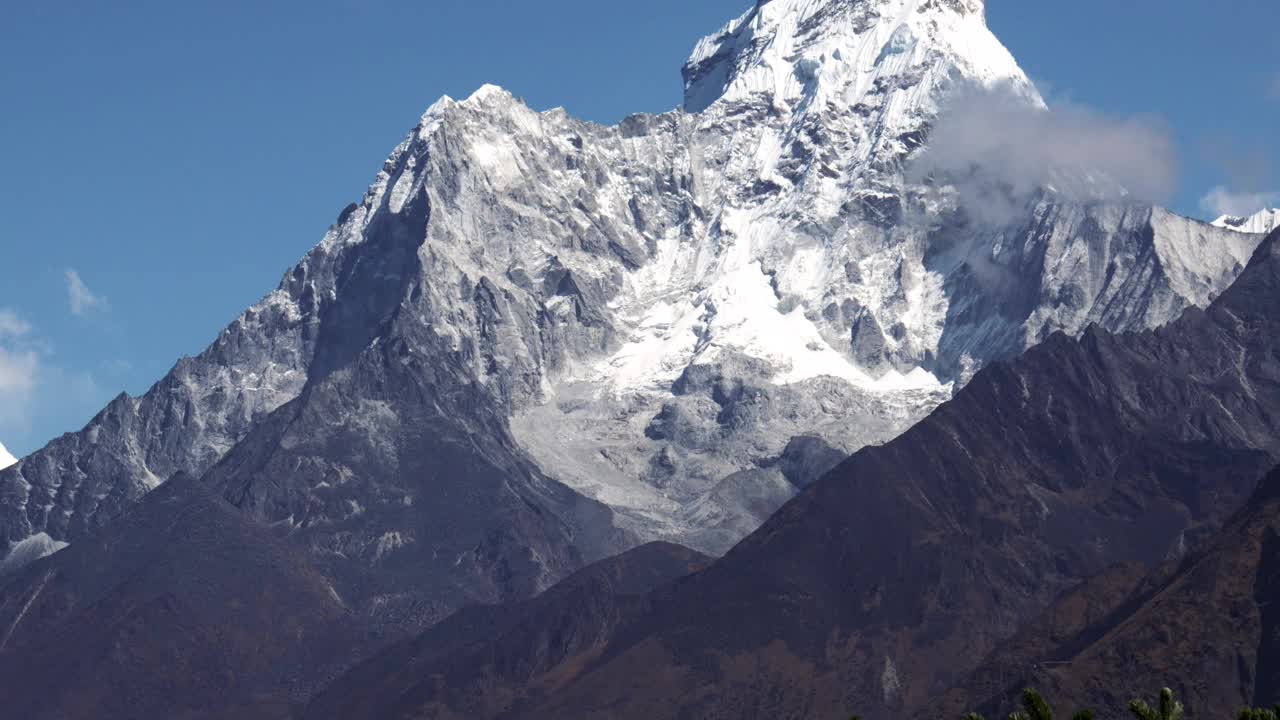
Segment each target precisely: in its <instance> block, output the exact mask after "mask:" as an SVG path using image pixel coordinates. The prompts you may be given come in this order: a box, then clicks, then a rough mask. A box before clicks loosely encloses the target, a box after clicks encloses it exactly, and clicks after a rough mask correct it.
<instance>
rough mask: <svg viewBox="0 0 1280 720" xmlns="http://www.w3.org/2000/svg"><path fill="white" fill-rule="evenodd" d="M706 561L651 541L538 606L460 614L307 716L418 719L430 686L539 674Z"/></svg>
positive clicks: (468, 709) (586, 647) (572, 580)
mask: <svg viewBox="0 0 1280 720" xmlns="http://www.w3.org/2000/svg"><path fill="white" fill-rule="evenodd" d="M709 561H710V558H707V557H706V556H704V555H701V554H699V553H697V552H694V551H693V550H689V549H688V548H684V547H680V546H679V545H671V544H669V543H650V544H648V545H643V546H641V547H639V548H636V549H635V550H631V551H629V552H626V553H623V554H622V555H619V556H617V557H613V558H609V559H607V560H602V561H600V562H598V563H595V564H594V565H591V566H589V567H587V568H585V569H583V570H580V571H578V572H577V573H574V574H573V575H571V576H570V577H568V578H566V579H565V580H564V581H562V582H560V583H559V584H558V585H556V586H555V587H553V588H552V589H550V590H548V591H547V592H546V593H544V594H542V595H540V596H539V597H537V598H534V599H532V600H527V601H524V602H520V603H514V604H510V605H494V606H474V607H469V608H466V609H463V610H461V611H459V612H457V613H454V614H453V615H452V616H450V617H449V618H448V619H446V620H445V621H443V622H441V623H439V624H438V625H436V626H435V627H433V628H431V629H430V630H428V631H426V632H425V633H423V634H422V635H420V636H419V637H417V638H415V639H414V640H412V641H409V642H405V643H400V644H398V645H396V646H394V647H392V648H389V649H388V650H385V651H383V652H382V653H380V654H379V655H377V656H375V657H374V658H373V659H371V660H370V661H368V662H366V663H364V664H363V665H361V666H359V667H357V668H355V669H354V670H352V671H351V672H350V673H348V674H347V675H346V676H344V677H343V678H341V679H339V680H338V681H337V682H335V683H334V684H333V685H332V686H330V687H329V688H327V689H326V690H325V692H324V693H323V694H321V695H320V696H319V697H317V698H316V699H315V700H314V701H313V702H312V703H311V705H310V707H309V708H308V712H307V716H308V717H313V718H333V719H334V720H341V719H342V718H348V717H378V718H388V719H389V718H396V717H404V716H411V715H412V714H413V711H414V709H415V705H416V703H417V702H418V699H419V692H418V688H419V686H420V684H421V683H423V682H426V683H429V684H430V685H432V686H433V687H437V686H438V687H458V688H463V687H466V684H467V681H478V680H479V679H481V678H485V677H492V678H494V679H495V680H497V681H499V682H502V681H505V680H507V679H509V678H511V677H515V676H521V677H525V678H527V679H533V678H539V677H541V676H542V675H543V674H544V673H546V671H547V670H549V669H553V668H555V667H556V666H557V665H558V664H559V663H560V662H563V661H564V660H566V659H568V658H572V657H576V656H579V655H581V654H590V653H591V652H592V651H594V650H596V649H598V648H599V647H600V641H601V640H602V639H605V638H607V637H608V636H609V634H610V633H611V632H612V631H613V630H615V629H616V627H617V626H618V624H619V623H621V622H623V621H624V620H625V619H628V618H630V617H634V616H635V615H637V614H638V613H639V612H641V611H642V610H643V609H644V608H645V607H646V606H645V604H644V602H643V600H642V598H641V596H642V595H643V594H644V593H646V592H648V591H650V590H652V589H653V588H655V587H657V586H659V585H662V584H664V583H667V582H670V581H671V580H674V579H676V578H679V577H683V576H685V575H688V574H689V573H691V572H694V571H696V570H698V569H700V568H702V567H703V566H705V565H706V563H707V562H709ZM375 688H376V690H374V689H375ZM548 689H549V688H547V687H545V686H544V687H541V688H538V687H532V686H531V687H525V688H521V689H520V690H519V691H518V692H516V693H515V694H514V695H513V696H512V697H510V698H508V697H493V696H490V695H488V694H487V693H477V694H473V695H467V696H458V697H455V698H453V702H454V703H456V704H457V705H459V706H460V707H462V708H463V711H462V716H464V717H465V716H469V715H472V714H475V715H491V714H495V713H497V712H500V711H501V710H502V709H503V707H506V706H510V705H511V704H512V703H513V702H514V701H515V699H517V698H520V697H523V696H525V695H527V694H530V693H533V694H538V693H541V692H545V691H546V690H548ZM371 691H372V692H371Z"/></svg>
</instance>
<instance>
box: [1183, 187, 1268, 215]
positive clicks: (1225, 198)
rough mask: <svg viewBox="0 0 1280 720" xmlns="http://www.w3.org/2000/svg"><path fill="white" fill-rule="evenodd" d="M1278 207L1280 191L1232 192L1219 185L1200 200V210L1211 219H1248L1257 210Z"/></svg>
mask: <svg viewBox="0 0 1280 720" xmlns="http://www.w3.org/2000/svg"><path fill="white" fill-rule="evenodd" d="M1274 207H1280V191H1277V192H1232V191H1231V190H1228V189H1227V188H1225V187H1223V186H1221V185H1219V186H1218V187H1215V188H1214V189H1212V190H1210V191H1209V192H1208V193H1207V194H1205V196H1204V197H1202V198H1200V208H1201V209H1202V210H1204V211H1205V212H1206V213H1208V214H1209V215H1212V216H1213V217H1215V218H1217V217H1222V216H1223V215H1229V216H1231V217H1248V216H1249V215H1252V214H1254V213H1256V212H1258V211H1259V210H1265V209H1268V208H1274Z"/></svg>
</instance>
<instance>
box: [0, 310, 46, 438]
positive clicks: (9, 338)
mask: <svg viewBox="0 0 1280 720" xmlns="http://www.w3.org/2000/svg"><path fill="white" fill-rule="evenodd" d="M30 332H31V325H30V324H29V323H27V321H25V320H23V319H22V318H21V317H19V316H18V314H17V313H16V312H14V311H13V310H10V309H8V308H0V427H4V428H6V429H10V428H13V427H14V426H16V425H20V424H24V423H25V421H26V419H27V409H28V406H29V404H30V402H31V396H32V393H33V392H34V391H35V387H36V381H37V376H38V374H39V372H40V356H39V354H37V353H36V351H35V350H33V349H31V348H30V347H28V346H27V344H26V343H25V342H23V341H24V339H25V337H26V336H27V335H28V334H29V333H30Z"/></svg>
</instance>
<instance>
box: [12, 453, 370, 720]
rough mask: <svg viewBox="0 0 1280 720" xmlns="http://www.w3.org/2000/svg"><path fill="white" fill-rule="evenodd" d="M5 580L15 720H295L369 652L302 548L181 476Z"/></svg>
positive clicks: (330, 589) (341, 604) (343, 609)
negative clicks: (361, 651)
mask: <svg viewBox="0 0 1280 720" xmlns="http://www.w3.org/2000/svg"><path fill="white" fill-rule="evenodd" d="M0 583H2V584H0V697H2V698H4V700H3V710H2V711H0V715H3V716H4V717H7V718H25V719H26V720H41V719H46V718H47V719H48V720H76V719H78V718H95V720H99V719H102V720H106V719H111V718H120V719H121V720H124V719H126V718H127V719H129V720H134V719H139V718H141V719H144V720H149V719H151V718H166V719H173V718H225V717H237V718H286V717H289V713H290V708H289V706H290V704H291V703H295V702H297V701H299V700H304V699H305V698H306V697H307V695H308V694H309V693H310V692H311V691H312V689H313V688H314V687H315V686H316V685H317V684H319V683H321V682H323V681H325V680H326V679H327V675H328V674H331V673H335V672H337V670H338V669H339V668H336V667H335V668H332V669H330V668H327V667H326V661H327V660H334V661H336V662H339V663H341V662H342V658H344V657H346V656H348V655H350V654H352V653H355V652H358V648H359V646H360V644H361V637H360V636H359V635H358V634H357V633H356V632H355V631H354V630H353V628H352V626H351V624H350V622H349V619H348V613H347V610H346V608H345V607H344V606H343V603H342V601H341V600H340V598H339V597H338V596H337V595H335V594H334V592H333V590H332V588H331V587H330V585H329V583H328V582H327V581H326V580H325V579H324V578H323V577H322V576H321V575H320V574H319V573H317V572H316V571H315V570H313V569H312V568H311V567H310V566H309V565H308V563H307V561H306V555H305V553H303V552H301V551H300V550H297V549H294V548H293V547H292V546H289V545H286V544H284V543H282V542H280V541H279V540H277V539H275V538H273V537H272V535H271V534H270V533H269V532H268V531H267V530H266V529H264V528H262V527H259V526H257V525H256V524H254V523H253V522H251V521H250V520H248V519H247V518H245V517H244V516H243V515H242V514H241V513H239V512H238V511H237V510H236V509H235V508H234V507H232V506H230V505H229V504H227V503H226V502H225V501H223V500H221V499H220V498H217V497H215V496H213V495H212V494H210V493H209V492H208V491H207V490H206V489H204V488H203V487H202V486H201V485H200V484H199V483H198V482H197V481H195V480H192V479H191V478H189V477H184V476H180V477H175V478H174V479H172V480H170V481H169V482H167V483H165V484H164V485H162V486H161V487H160V488H158V489H156V490H155V491H154V492H152V493H150V494H148V495H147V497H146V498H145V499H144V500H143V501H142V502H141V503H140V504H139V505H138V506H137V507H135V508H134V509H133V510H131V511H130V512H129V513H128V514H127V515H125V516H124V517H123V518H121V519H120V520H118V521H117V522H115V523H112V524H111V525H109V526H108V527H106V528H105V529H103V530H101V531H99V532H98V533H97V534H96V535H94V536H91V537H88V538H85V539H84V540H83V541H82V542H80V543H77V544H75V545H72V546H71V547H69V548H66V549H65V550H62V551H61V552H58V553H56V554H54V555H52V556H50V557H47V558H45V559H43V560H41V561H39V562H37V563H35V564H33V565H31V566H29V567H27V568H26V569H24V570H23V571H22V572H21V573H19V574H18V575H16V576H13V577H10V578H7V579H5V580H3V581H0Z"/></svg>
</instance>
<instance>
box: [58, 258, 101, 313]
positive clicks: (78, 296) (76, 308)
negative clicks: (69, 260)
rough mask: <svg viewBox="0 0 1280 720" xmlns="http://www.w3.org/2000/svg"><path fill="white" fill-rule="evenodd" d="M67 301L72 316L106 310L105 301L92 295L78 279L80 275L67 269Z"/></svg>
mask: <svg viewBox="0 0 1280 720" xmlns="http://www.w3.org/2000/svg"><path fill="white" fill-rule="evenodd" d="M66 274H67V299H68V300H69V301H70V303H71V314H72V315H84V314H85V313H87V312H89V311H90V310H97V309H101V310H105V309H107V299H106V298H104V297H102V296H100V295H95V294H93V292H92V291H90V290H89V286H87V285H85V284H84V281H83V280H81V279H80V273H78V272H76V271H75V270H73V269H71V268H68V269H67V273H66Z"/></svg>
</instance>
